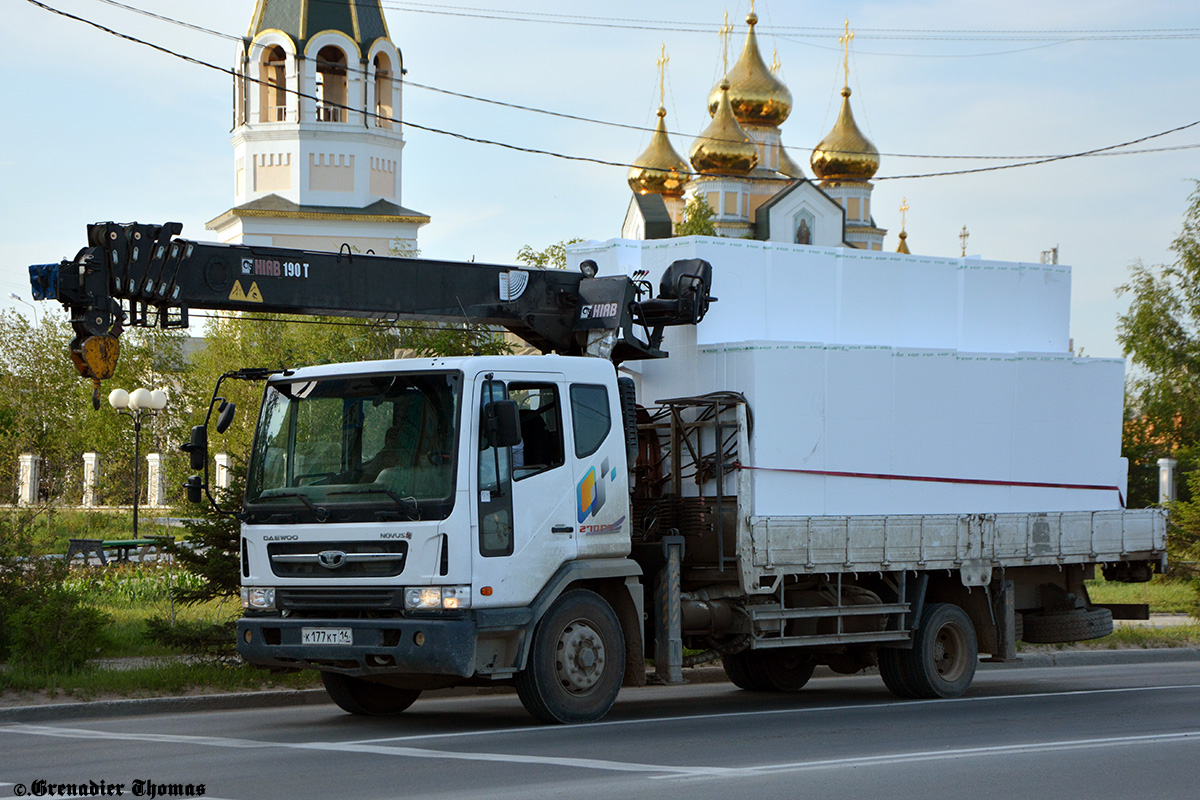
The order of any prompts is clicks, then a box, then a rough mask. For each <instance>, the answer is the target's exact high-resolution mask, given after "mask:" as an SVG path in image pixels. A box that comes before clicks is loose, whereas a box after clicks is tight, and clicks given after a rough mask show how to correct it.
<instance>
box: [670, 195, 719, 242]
mask: <svg viewBox="0 0 1200 800" xmlns="http://www.w3.org/2000/svg"><path fill="white" fill-rule="evenodd" d="M714 216H716V212H715V211H713V208H712V206H710V205H709V204H708V199H707V198H706V197H705V196H704V195H702V194H697V195H693V196H692V199H691V200H688V202H687V205H685V206H684V207H683V219H681V220H679V223H678V224H677V225H676V226H675V235H676V236H716V235H717V226H716V225H714V224H713V217H714Z"/></svg>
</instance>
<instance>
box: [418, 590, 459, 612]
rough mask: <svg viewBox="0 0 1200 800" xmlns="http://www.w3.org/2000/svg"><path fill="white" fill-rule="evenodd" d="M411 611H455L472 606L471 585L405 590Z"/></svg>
mask: <svg viewBox="0 0 1200 800" xmlns="http://www.w3.org/2000/svg"><path fill="white" fill-rule="evenodd" d="M404 607H405V608H406V609H408V610H409V611H440V610H442V609H445V610H448V611H454V610H457V609H461V608H470V607H471V587H470V586H421V587H414V588H412V589H407V590H406V591H405V592H404Z"/></svg>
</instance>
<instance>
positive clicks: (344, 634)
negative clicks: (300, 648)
mask: <svg viewBox="0 0 1200 800" xmlns="http://www.w3.org/2000/svg"><path fill="white" fill-rule="evenodd" d="M300 641H301V643H303V644H333V645H351V644H354V637H353V636H351V634H350V629H349V628H301V629H300Z"/></svg>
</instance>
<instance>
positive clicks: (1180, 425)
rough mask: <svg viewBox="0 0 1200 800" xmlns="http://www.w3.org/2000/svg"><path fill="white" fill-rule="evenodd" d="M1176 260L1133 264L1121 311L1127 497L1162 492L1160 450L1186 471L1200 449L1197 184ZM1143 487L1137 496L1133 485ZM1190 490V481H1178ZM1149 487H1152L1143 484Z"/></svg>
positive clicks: (1137, 501)
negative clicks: (1127, 367)
mask: <svg viewBox="0 0 1200 800" xmlns="http://www.w3.org/2000/svg"><path fill="white" fill-rule="evenodd" d="M1171 251H1172V253H1173V254H1174V255H1175V260H1174V262H1172V263H1171V264H1165V265H1164V264H1158V265H1153V266H1148V265H1146V264H1143V263H1141V262H1140V261H1139V262H1137V263H1135V264H1134V265H1133V266H1132V268H1131V272H1132V274H1131V276H1130V280H1129V282H1128V283H1126V284H1125V285H1123V286H1121V287H1119V288H1118V289H1117V292H1118V294H1120V295H1128V296H1129V298H1130V303H1129V310H1128V312H1126V313H1125V314H1122V315H1121V316H1119V317H1118V321H1117V340H1118V341H1119V342H1120V343H1121V346H1122V347H1123V348H1124V350H1125V354H1126V355H1127V356H1128V357H1129V359H1130V361H1131V362H1132V365H1133V367H1134V370H1133V371H1132V375H1131V377H1130V378H1129V380H1128V391H1127V406H1128V408H1127V413H1126V423H1125V436H1124V446H1123V450H1124V454H1125V456H1126V457H1127V458H1129V459H1130V486H1131V492H1130V504H1131V505H1148V504H1150V503H1153V502H1155V501H1156V499H1157V493H1156V491H1155V490H1154V489H1153V488H1152V487H1154V486H1155V483H1154V480H1153V478H1152V477H1151V476H1153V474H1154V473H1155V471H1156V469H1157V466H1156V461H1157V459H1158V458H1160V457H1163V456H1172V457H1174V458H1177V459H1179V461H1180V468H1181V471H1182V472H1190V471H1192V470H1194V469H1196V468H1197V466H1198V464H1197V455H1200V183H1197V185H1196V188H1195V190H1194V191H1193V192H1192V195H1191V197H1190V198H1189V201H1188V208H1187V211H1186V212H1185V213H1184V218H1183V227H1182V230H1181V231H1180V233H1179V235H1178V236H1177V237H1176V238H1175V240H1174V242H1172V244H1171ZM1135 487H1142V488H1140V489H1139V493H1138V495H1134V493H1133V491H1132V489H1133V488H1135ZM1180 488H1181V490H1183V491H1182V492H1181V493H1182V494H1183V495H1184V496H1185V497H1186V496H1187V493H1188V491H1190V490H1189V489H1188V488H1187V486H1186V485H1185V486H1182V487H1180ZM1146 489H1149V490H1150V491H1146Z"/></svg>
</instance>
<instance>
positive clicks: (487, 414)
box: [483, 400, 521, 447]
mask: <svg viewBox="0 0 1200 800" xmlns="http://www.w3.org/2000/svg"><path fill="white" fill-rule="evenodd" d="M483 430H484V435H485V436H486V437H487V442H488V444H489V445H491V446H492V447H512V446H513V445H517V444H520V443H521V413H520V411H518V410H517V402H516V401H515V400H493V401H492V402H490V403H488V404H487V405H485V406H484V407H483Z"/></svg>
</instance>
